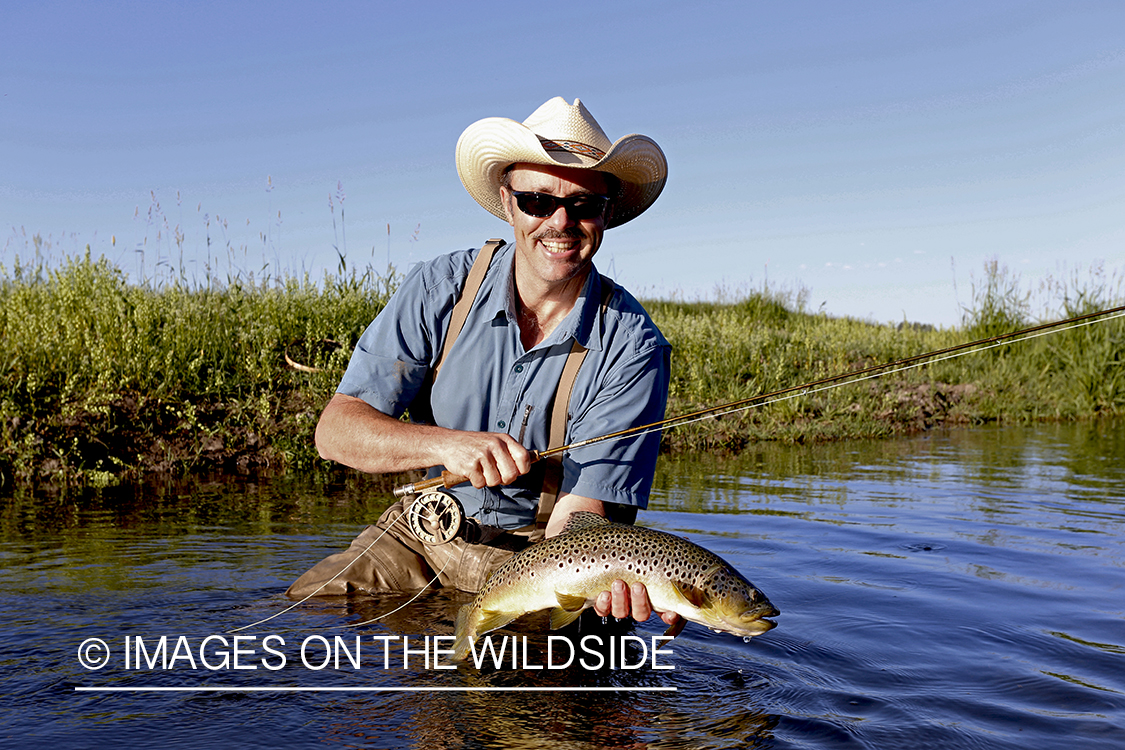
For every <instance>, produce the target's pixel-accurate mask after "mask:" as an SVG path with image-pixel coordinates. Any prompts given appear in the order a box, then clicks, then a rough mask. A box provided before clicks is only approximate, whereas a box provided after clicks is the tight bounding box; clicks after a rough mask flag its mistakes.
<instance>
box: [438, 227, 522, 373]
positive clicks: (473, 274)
mask: <svg viewBox="0 0 1125 750" xmlns="http://www.w3.org/2000/svg"><path fill="white" fill-rule="evenodd" d="M503 246H504V240H499V239H495V238H493V239H491V240H489V241H488V242H486V243H484V247H482V248H481V249H480V252H479V253H477V257H476V259H474V260H473V267H472V268H470V269H469V275H468V276H466V277H465V288H464V289H462V290H461V297H460V298H459V299H458V300H457V304H455V305H454V306H453V317H452V318H450V319H449V332H448V333H446V334H445V346H444V347H443V348H442V350H441V357H439V358H438V361H437V364H436V365H434V376H433V380H437V376H438V372H440V371H441V366H442V365H443V364H445V359H446V357H448V356H449V352H450V351H451V350H452V349H453V342H455V341H456V340H457V337H458V336H460V335H461V329H462V328H464V327H465V320H466V319H467V318H468V317H469V310H470V309H471V308H472V306H473V302H474V301H475V300H476V298H477V292H479V291H480V287H481V284H483V283H484V275H485V274H486V273H487V272H488V266H489V265H490V264H491V263H492V256H493V255H495V254H496V251H497V250H499V249H500V248H502V247H503Z"/></svg>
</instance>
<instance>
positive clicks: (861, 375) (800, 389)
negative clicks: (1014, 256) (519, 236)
mask: <svg viewBox="0 0 1125 750" xmlns="http://www.w3.org/2000/svg"><path fill="white" fill-rule="evenodd" d="M1122 315H1125V305H1121V306H1119V307H1113V308H1110V309H1107V310H1099V311H1097V312H1092V313H1086V314H1084V315H1077V316H1075V317H1073V318H1067V319H1066V320H1058V321H1054V322H1052V323H1042V324H1040V325H1036V326H1031V327H1030V328H1022V329H1020V330H1018V331H1012V332H1011V333H1003V334H1000V335H998V336H990V337H988V338H983V339H977V340H976V341H970V342H968V343H965V344H957V345H956V346H950V347H947V348H945V349H938V350H936V351H932V352H926V353H925V354H916V355H914V356H912V357H906V358H904V359H898V360H895V361H894V362H886V363H884V364H879V365H872V366H871V367H865V368H863V369H860V370H851V371H849V372H845V373H841V374H838V375H832V376H830V377H827V378H822V379H820V380H814V381H812V382H809V383H804V384H802V385H795V386H790V387H789V388H782V389H781V390H778V391H773V392H771V393H763V394H760V395H757V396H753V397H751V398H746V399H742V400H740V401H732V402H730V403H726V404H720V405H719V406H711V407H708V408H706V409H700V410H699V411H693V412H691V413H689V414H681V415H680V416H678V417H670V418H668V419H663V420H661V421H659V422H652V423H651V424H646V425H639V426H636V427H630V428H629V429H627V430H620V431H618V432H611V433H608V434H606V435H599V436H598V437H592V438H587V439H586V440H580V441H578V442H575V443H571V444H569V445H563V446H559V447H558V448H551V449H548V450H542V451H535V450H533V451H531V462H532V463H535V462H537V461H540V460H542V459H544V458H550V457H552V456H557V455H559V454H561V453H564V452H566V451H569V450H575V449H577V448H584V447H586V446H588V445H595V444H597V443H604V442H606V441H608V440H620V439H622V438H626V437H637V436H640V435H646V434H648V433H650V432H654V431H656V430H661V429H664V428H666V427H678V426H680V425H685V424H689V423H691V422H695V421H698V420H700V419H703V418H706V417H711V416H715V417H717V416H721V415H723V414H729V413H731V412H737V411H744V410H746V409H752V408H754V407H755V406H762V405H764V404H765V403H767V402H772V401H776V400H781V398H780V397H783V396H789V397H792V396H791V394H795V393H796V394H798V395H804V394H805V393H808V392H811V391H812V390H813V389H818V390H822V389H824V387H825V386H832V387H835V385H836V384H843V383H841V381H848V380H853V381H858V380H861V379H866V378H867V377H873V376H875V373H882V372H883V371H884V370H892V369H894V368H898V369H908V368H910V367H912V366H920V363H921V364H924V363H926V361H927V360H934V361H937V360H938V359H940V358H950V355H955V354H956V353H958V352H965V350H966V349H972V348H973V347H988V346H991V345H996V344H999V343H1001V342H1004V341H1007V340H1009V339H1015V338H1019V337H1027V338H1034V337H1035V336H1036V335H1042V334H1043V332H1045V331H1049V330H1050V329H1053V328H1059V327H1060V326H1066V325H1072V326H1074V327H1078V325H1087V324H1089V323H1090V322H1092V321H1093V320H1094V319H1095V318H1101V317H1103V316H1114V317H1121V316H1122ZM965 353H970V352H965ZM958 356H960V355H958ZM883 374H885V373H883ZM467 481H469V480H468V479H467V478H466V477H463V476H460V475H458V474H454V473H452V472H449V471H443V472H442V473H441V476H438V477H432V478H430V479H425V480H422V481H420V482H412V483H410V484H404V485H402V486H400V487H396V488H395V489H394V490H393V493H394V496H395V497H405V496H407V495H413V494H416V493H420V492H424V491H425V490H429V489H434V488H435V487H444V488H446V489H448V488H450V487H456V486H457V485H459V484H463V483H465V482H467Z"/></svg>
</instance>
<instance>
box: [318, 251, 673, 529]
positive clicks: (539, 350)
mask: <svg viewBox="0 0 1125 750" xmlns="http://www.w3.org/2000/svg"><path fill="white" fill-rule="evenodd" d="M477 252H479V251H477V250H469V251H461V252H456V253H452V254H450V255H445V256H442V257H439V258H436V259H434V260H432V261H429V262H426V263H422V264H419V265H418V266H416V267H415V268H414V269H412V270H411V272H410V273H409V274H408V275H407V277H406V278H405V279H404V280H403V283H402V286H401V287H400V288H399V289H398V291H396V292H395V294H394V295H393V296H392V298H391V300H390V301H389V302H388V304H387V307H386V308H385V309H384V310H383V311H382V312H381V313H380V314H379V315H378V316H377V317H376V318H375V320H374V321H373V322H372V323H371V325H370V326H369V327H368V329H367V331H366V332H364V334H363V336H362V337H361V338H360V340H359V342H358V344H357V345H356V348H355V351H354V352H353V354H352V358H351V362H350V363H349V364H348V369H347V371H346V372H345V373H344V377H343V379H342V380H341V382H340V385H339V387H338V388H337V391H338V392H340V393H344V394H347V395H350V396H355V397H357V398H360V399H363V400H364V401H366V402H367V403H368V404H370V405H371V406H373V407H375V408H376V409H378V410H379V411H381V412H383V413H385V414H389V415H391V416H393V417H396V418H397V417H399V416H401V415H402V414H403V413H404V412H405V411H406V410H408V409H409V407H410V405H411V403H412V402H413V401H414V399H415V397H419V393H420V392H423V384H424V382H425V379H426V374H427V373H428V372H429V370H430V369H431V368H432V367H433V365H434V364H435V363H436V362H437V359H438V357H439V356H440V355H441V350H442V347H443V345H444V342H445V331H446V330H447V328H448V326H449V321H450V318H451V317H452V314H453V305H454V304H455V303H456V300H457V298H458V297H459V296H460V293H461V289H462V288H463V287H464V284H465V277H466V276H467V275H468V273H469V268H470V267H471V266H472V262H473V259H474V258H475V257H476V255H477ZM514 257H515V250H514V245H512V244H508V245H506V246H505V247H503V248H502V249H501V250H499V251H498V252H497V253H496V255H495V257H493V259H492V264H491V266H490V267H489V270H488V273H487V275H486V276H485V279H484V282H483V284H482V285H481V289H480V292H479V293H478V294H477V297H476V301H475V302H474V304H473V306H472V309H471V310H470V312H469V316H468V318H467V320H466V321H465V326H464V328H463V329H462V331H461V334H460V336H459V337H458V338H457V341H456V343H455V344H454V346H453V349H452V351H450V353H449V356H448V358H447V359H446V361H445V362H444V363H443V364H442V368H441V371H440V374H439V376H438V378H437V379H436V381H435V382H434V385H433V391H432V394H431V398H430V407H431V408H432V412H433V421H434V424H437V425H439V426H442V427H449V428H452V429H458V430H473V431H481V432H507V433H508V434H509V435H511V436H512V437H514V438H516V439H517V440H519V439H520V435H521V433H522V435H523V440H522V442H523V445H524V446H525V447H527V448H529V449H534V450H545V449H546V448H547V447H548V440H549V426H548V422H549V418H550V413H551V405H552V401H553V399H554V395H555V390H556V388H557V386H558V383H559V377H560V375H561V373H562V368H563V364H564V362H565V361H566V357H567V355H568V354H569V353H570V349H571V345H572V342H573V341H574V340H577V341H578V343H580V344H582V346H584V347H586V349H588V353H587V355H586V359H585V361H584V362H583V363H582V368H581V369H580V370H579V373H578V378H577V380H576V381H575V384H574V390H573V391H572V393H571V400H570V420H569V422H568V426H567V433H566V444H571V443H575V442H578V441H581V440H585V439H588V438H593V437H599V436H601V435H606V434H609V433H613V432H618V431H620V430H624V429H627V428H629V427H634V426H638V425H645V424H651V423H653V422H658V421H660V420H661V419H663V418H664V408H665V405H666V402H667V396H668V380H669V372H670V366H669V360H670V355H671V347H670V346H669V344H668V342H667V341H666V340H665V339H664V337H663V336H662V335H661V333H660V331H659V330H658V329H657V327H656V325H655V324H654V323H653V322H652V320H651V319H650V318H649V316H648V314H647V313H646V312H645V311H644V308H642V307H641V305H640V303H638V302H637V300H636V299H634V298H633V296H632V295H630V294H629V293H628V292H626V291H625V290H624V289H622V288H621V287H619V286H618V287H615V289H614V292H613V295H612V296H611V298H610V299H609V303H608V305H607V307H606V309H605V310H604V313H603V311H602V306H601V288H602V283H603V282H602V279H601V277H600V275H599V274H598V273H597V272H596V271H594V272H592V273H591V274H590V276H589V278H588V279H587V281H586V285H585V287H584V288H583V290H582V292H581V295H580V297H579V299H578V301H577V303H576V304H575V306H574V309H573V310H571V311H570V313H569V314H568V315H567V317H566V318H564V319H563V321H562V322H561V323H560V324H559V325H558V326H557V327H556V328H555V330H554V331H552V332H551V334H550V336H548V337H547V338H546V339H545V340H544V341H543V342H541V343H540V344H539V345H537V346H536V347H534V348H533V349H531V350H530V351H525V350H524V347H523V344H522V343H521V341H520V330H519V324H518V323H517V320H516V313H515V304H514V302H513V299H514V296H513V288H512V287H513V262H514ZM420 397H421V398H424V392H423V395H422V396H420ZM415 411H420V410H419V409H415ZM525 423H526V424H525ZM659 448H660V434H659V432H656V433H652V434H649V435H644V436H639V437H631V438H624V439H615V440H609V441H606V442H603V443H599V444H596V445H592V446H586V447H583V448H580V449H576V450H574V451H568V452H567V454H566V455H565V456H564V457H563V479H562V483H561V485H560V488H559V490H560V494H561V493H564V492H565V493H572V494H576V495H581V496H584V497H590V498H593V499H596V500H601V501H603V502H611V503H621V504H624V505H635V506H638V507H641V508H643V507H645V506H646V505H647V504H648V496H649V492H650V490H651V488H652V476H653V472H654V470H655V467H656V458H657V453H658V451H659ZM536 468H538V469H540V470H535V469H536ZM541 468H542V467H541V465H539V464H537V465H536V467H535V468H533V470H532V472H531V473H529V474H527V475H525V476H523V477H520V479H519V480H517V482H516V483H515V484H512V485H509V486H506V487H495V488H484V489H480V490H477V489H475V488H473V487H472V485H469V484H464V485H461V486H459V487H456V488H453V489H452V490H450V492H452V493H453V494H454V495H456V496H457V498H458V500H460V501H461V504H462V505H463V506H464V508H465V512H466V513H467V514H468V515H469V516H475V517H476V518H477V519H479V520H480V521H481V522H483V523H485V524H488V525H493V526H500V527H503V528H518V527H520V526H524V525H527V524H529V523H532V522H533V521H534V520H535V511H536V508H537V507H538V504H539V493H540V491H541V489H542V471H541ZM440 471H441V467H436V468H435V469H433V470H432V472H431V475H435V476H436V475H437V474H438V473H440Z"/></svg>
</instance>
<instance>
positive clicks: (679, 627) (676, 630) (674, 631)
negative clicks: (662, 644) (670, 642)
mask: <svg viewBox="0 0 1125 750" xmlns="http://www.w3.org/2000/svg"><path fill="white" fill-rule="evenodd" d="M685 625H687V618H686V617H684V616H683V615H680V619H678V620H676V622H675V624H672V625H669V626H668V629H667V630H665V631H664V637H665V638H675V637H676V636H677V635H679V634H680V633H682V632H684V626H685Z"/></svg>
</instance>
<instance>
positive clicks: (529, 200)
mask: <svg viewBox="0 0 1125 750" xmlns="http://www.w3.org/2000/svg"><path fill="white" fill-rule="evenodd" d="M511 193H512V195H513V196H515V199H516V205H517V206H519V209H520V211H523V212H524V213H525V214H527V215H528V216H534V217H535V218H537V219H548V218H550V217H552V216H554V215H555V212H556V211H558V210H559V206H563V207H564V208H566V215H567V216H569V217H570V218H572V219H574V220H575V221H586V220H588V219H596V218H598V217H599V216H601V215H602V214H604V213H605V209H606V206H608V205H609V198H608V197H606V196H604V195H594V194H592V193H589V194H587V193H583V194H582V195H572V196H571V197H569V198H560V197H558V196H557V195H548V194H547V193H532V192H526V191H523V190H512V191H511Z"/></svg>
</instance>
